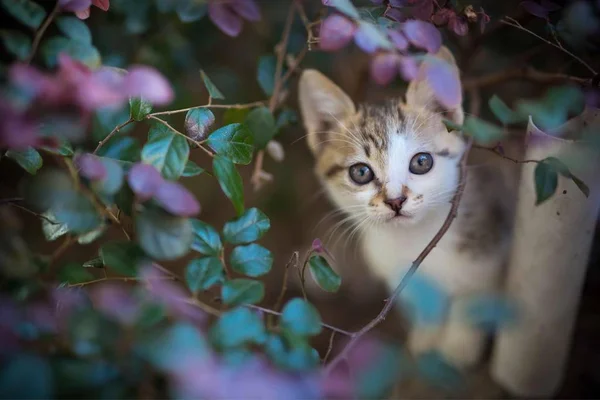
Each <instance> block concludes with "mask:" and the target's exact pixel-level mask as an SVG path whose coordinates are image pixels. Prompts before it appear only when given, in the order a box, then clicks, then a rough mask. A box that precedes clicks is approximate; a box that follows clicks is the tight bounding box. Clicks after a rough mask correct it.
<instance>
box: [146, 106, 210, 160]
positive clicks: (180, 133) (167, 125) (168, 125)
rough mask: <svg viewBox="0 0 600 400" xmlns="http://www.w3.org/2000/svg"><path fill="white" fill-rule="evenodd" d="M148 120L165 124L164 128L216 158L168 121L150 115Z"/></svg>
mask: <svg viewBox="0 0 600 400" xmlns="http://www.w3.org/2000/svg"><path fill="white" fill-rule="evenodd" d="M147 118H149V119H153V120H155V121H157V122H159V123H161V124H163V125H164V126H166V127H167V128H169V129H170V130H172V131H173V132H175V133H176V134H178V135H180V136H183V137H184V138H186V139H187V140H189V141H190V142H192V143H194V144H195V145H196V146H198V148H200V149H202V151H204V152H205V153H206V154H208V155H209V156H211V157H214V154H213V153H212V152H211V151H210V150H208V149H207V148H206V147H204V146H203V145H202V143H200V142H197V141H195V140H194V139H192V138H191V137H189V136H188V135H186V134H185V133H182V132H179V131H178V130H177V129H175V128H173V127H172V126H171V125H170V124H169V123H168V122H167V121H165V120H164V119H160V118H158V117H155V116H154V115H152V114H150V115H148V116H147Z"/></svg>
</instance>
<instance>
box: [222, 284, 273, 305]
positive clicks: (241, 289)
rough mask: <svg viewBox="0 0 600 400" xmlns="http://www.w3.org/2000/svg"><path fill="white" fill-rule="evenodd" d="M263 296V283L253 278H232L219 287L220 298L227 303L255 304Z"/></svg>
mask: <svg viewBox="0 0 600 400" xmlns="http://www.w3.org/2000/svg"><path fill="white" fill-rule="evenodd" d="M264 296H265V285H264V284H263V283H262V282H259V281H255V280H253V279H244V278H239V279H232V280H229V281H227V282H225V283H224V284H223V286H222V287H221V300H222V301H223V303H224V304H227V305H232V306H235V305H240V304H256V303H259V302H260V301H261V300H262V299H263V297H264Z"/></svg>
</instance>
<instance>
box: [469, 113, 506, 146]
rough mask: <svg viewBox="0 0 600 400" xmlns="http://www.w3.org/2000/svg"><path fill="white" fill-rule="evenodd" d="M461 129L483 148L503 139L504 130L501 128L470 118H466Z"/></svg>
mask: <svg viewBox="0 0 600 400" xmlns="http://www.w3.org/2000/svg"><path fill="white" fill-rule="evenodd" d="M463 129H464V131H465V132H466V133H468V134H469V135H471V136H472V137H473V140H475V142H477V143H479V144H481V145H484V146H485V145H490V144H494V143H497V142H498V141H499V140H500V139H502V138H503V137H504V129H502V128H501V127H499V126H497V125H494V124H491V123H489V122H487V121H484V120H482V119H480V118H477V117H472V116H469V117H468V118H467V120H466V121H465V124H464V126H463Z"/></svg>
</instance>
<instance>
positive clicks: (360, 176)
mask: <svg viewBox="0 0 600 400" xmlns="http://www.w3.org/2000/svg"><path fill="white" fill-rule="evenodd" d="M348 172H349V173H350V179H352V180H353V181H354V182H355V183H357V184H359V185H365V184H367V183H369V182H371V181H372V180H373V179H375V174H374V173H373V170H372V169H371V167H369V166H368V165H367V164H363V163H359V164H354V165H353V166H351V167H350V169H349V171H348Z"/></svg>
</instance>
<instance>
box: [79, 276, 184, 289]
mask: <svg viewBox="0 0 600 400" xmlns="http://www.w3.org/2000/svg"><path fill="white" fill-rule="evenodd" d="M142 280H144V281H145V280H148V278H139V277H136V276H127V277H125V276H105V277H103V278H98V279H94V280H92V281H87V282H80V283H70V284H69V285H68V287H82V286H87V285H92V284H94V283H100V282H105V281H119V282H139V281H142ZM150 280H159V281H164V280H168V281H172V280H175V278H173V277H171V276H162V277H157V278H151V279H150Z"/></svg>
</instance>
